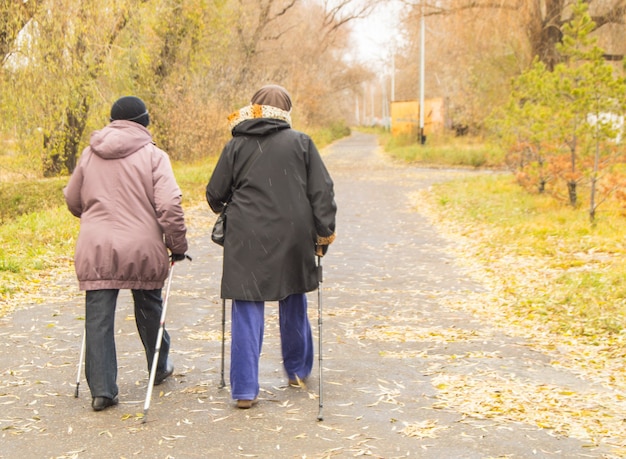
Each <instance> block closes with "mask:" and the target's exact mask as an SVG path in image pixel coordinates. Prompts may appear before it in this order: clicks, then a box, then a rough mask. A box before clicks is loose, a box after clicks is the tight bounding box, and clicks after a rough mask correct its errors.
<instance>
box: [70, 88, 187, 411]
mask: <svg viewBox="0 0 626 459" xmlns="http://www.w3.org/2000/svg"><path fill="white" fill-rule="evenodd" d="M149 122H150V118H149V115H148V111H147V110H146V106H145V104H144V103H143V101H142V100H141V99H139V98H137V97H133V96H127V97H122V98H120V99H118V100H117V101H116V102H115V103H114V104H113V106H112V108H111V123H110V124H109V125H107V126H106V127H104V128H103V129H101V130H99V131H95V132H94V133H93V134H92V135H91V140H90V144H89V146H88V147H87V148H86V149H85V150H84V151H83V153H82V155H81V157H80V160H79V162H78V165H77V166H76V170H75V171H74V172H73V174H72V176H71V178H70V181H69V183H68V185H67V187H66V188H65V190H64V194H65V200H66V202H67V206H68V208H69V210H70V212H72V214H73V215H75V216H76V217H79V218H80V234H79V236H78V241H77V244H76V253H75V257H74V260H75V267H76V274H77V277H78V281H79V287H80V289H81V290H85V291H86V301H85V303H86V307H85V333H86V353H85V374H86V378H87V383H88V385H89V389H90V391H91V396H92V408H93V409H94V410H95V411H101V410H103V409H105V408H107V407H109V406H113V405H116V404H117V403H118V387H117V359H116V351H115V339H114V321H115V307H116V301H117V296H118V293H119V290H120V289H131V290H132V294H133V299H134V304H135V321H136V324H137V330H138V332H139V336H140V337H141V341H142V343H143V346H144V349H145V352H146V358H147V362H148V371H149V370H150V367H151V365H152V359H153V355H154V349H155V344H156V339H157V335H158V330H159V327H160V318H161V311H162V302H163V301H162V296H161V289H162V287H163V284H164V282H165V279H166V278H167V275H168V271H169V268H170V256H169V255H168V249H169V251H170V252H171V254H172V255H171V260H173V261H179V260H182V259H184V257H185V255H184V254H185V252H186V251H187V239H186V227H185V220H184V215H183V210H182V207H181V191H180V188H179V187H178V185H177V183H176V179H175V178H174V173H173V172H172V167H171V164H170V161H169V157H168V156H167V154H166V153H165V152H164V151H162V150H160V149H159V148H157V147H156V146H155V145H154V143H153V141H152V136H151V134H150V132H149V131H148V129H147V126H148V124H149ZM169 344H170V338H169V335H168V333H167V331H164V333H163V341H162V343H161V349H160V353H159V361H158V363H157V372H156V377H155V384H160V383H162V382H163V381H164V380H165V379H166V378H167V377H168V376H170V375H171V374H172V373H173V371H174V367H173V365H172V363H171V361H170V359H169V358H168V353H169Z"/></svg>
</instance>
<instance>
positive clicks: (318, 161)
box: [307, 138, 337, 245]
mask: <svg viewBox="0 0 626 459" xmlns="http://www.w3.org/2000/svg"><path fill="white" fill-rule="evenodd" d="M308 142H309V147H308V153H309V154H308V156H309V164H308V170H307V174H308V177H307V194H308V197H309V202H310V203H311V209H312V211H313V220H314V222H315V231H316V232H317V236H318V239H320V238H323V240H325V241H327V242H326V244H324V245H327V244H330V242H332V241H333V240H334V237H335V216H336V214H337V205H336V204H335V192H334V184H333V180H332V179H331V177H330V174H329V173H328V170H327V169H326V166H325V165H324V162H323V161H322V157H321V156H320V154H319V151H318V150H317V147H316V146H315V144H314V143H313V141H312V140H311V139H310V138H309V139H308Z"/></svg>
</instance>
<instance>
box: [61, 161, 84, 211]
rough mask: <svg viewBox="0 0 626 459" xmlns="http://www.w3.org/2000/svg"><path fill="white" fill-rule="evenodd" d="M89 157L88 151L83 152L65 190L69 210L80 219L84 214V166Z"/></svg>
mask: <svg viewBox="0 0 626 459" xmlns="http://www.w3.org/2000/svg"><path fill="white" fill-rule="evenodd" d="M87 157H88V153H87V150H85V151H83V154H82V155H81V157H80V159H79V161H78V164H77V166H76V169H74V172H73V173H72V176H71V177H70V180H69V182H68V183H67V186H66V187H65V188H63V195H64V196H65V203H66V204H67V208H68V209H69V211H70V212H71V213H72V215H74V216H75V217H78V218H80V216H81V215H82V214H83V202H82V193H81V191H82V187H83V164H84V162H85V161H86V159H87Z"/></svg>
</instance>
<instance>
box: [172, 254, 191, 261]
mask: <svg viewBox="0 0 626 459" xmlns="http://www.w3.org/2000/svg"><path fill="white" fill-rule="evenodd" d="M185 258H187V259H188V260H189V261H191V257H190V256H189V255H187V254H186V253H173V254H171V255H170V261H171V262H172V263H174V262H176V261H183V260H185Z"/></svg>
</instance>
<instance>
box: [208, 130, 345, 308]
mask: <svg viewBox="0 0 626 459" xmlns="http://www.w3.org/2000/svg"><path fill="white" fill-rule="evenodd" d="M232 134H233V138H232V139H231V140H230V141H229V142H228V143H227V144H226V146H225V147H224V150H223V151H222V153H221V156H220V158H219V160H218V162H217V165H216V166H215V170H214V171H213V174H212V176H211V178H210V180H209V183H208V185H207V187H206V197H207V201H208V203H209V205H210V206H211V209H213V211H214V212H220V211H221V210H222V209H223V207H224V205H223V203H224V202H227V201H229V199H230V196H231V191H232V199H230V203H229V204H228V206H227V209H226V221H227V223H226V237H225V243H224V265H223V273H222V287H221V297H222V298H229V299H237V300H247V301H277V300H281V299H284V298H286V297H287V296H289V295H291V294H294V293H306V292H309V291H312V290H315V289H316V288H317V286H318V279H317V270H316V265H315V243H316V239H317V236H322V237H328V236H332V235H334V232H335V214H336V211H337V206H336V204H335V200H334V191H333V181H332V179H331V177H330V175H329V173H328V171H327V169H326V167H325V165H324V163H323V162H322V159H321V157H320V154H319V152H318V151H317V148H316V147H315V144H314V143H313V141H312V140H311V138H310V137H309V136H308V135H306V134H303V133H301V132H298V131H296V130H293V129H291V127H290V125H289V123H287V122H286V121H282V120H278V119H273V118H253V119H247V120H245V121H242V122H241V123H239V124H238V125H236V126H235V127H234V128H233V130H232ZM244 175H245V176H244Z"/></svg>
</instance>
